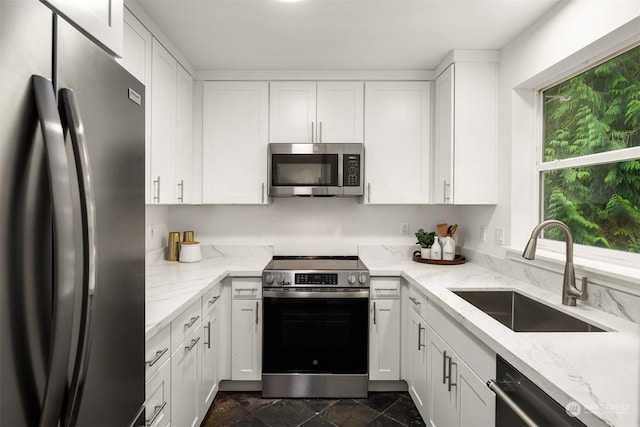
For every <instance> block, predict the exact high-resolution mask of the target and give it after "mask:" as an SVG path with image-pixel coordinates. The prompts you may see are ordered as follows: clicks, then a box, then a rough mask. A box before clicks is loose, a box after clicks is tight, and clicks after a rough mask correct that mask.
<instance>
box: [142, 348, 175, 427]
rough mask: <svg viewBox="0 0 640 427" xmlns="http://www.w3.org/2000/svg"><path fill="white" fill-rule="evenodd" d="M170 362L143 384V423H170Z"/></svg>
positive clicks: (156, 425)
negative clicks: (144, 421) (144, 418)
mask: <svg viewBox="0 0 640 427" xmlns="http://www.w3.org/2000/svg"><path fill="white" fill-rule="evenodd" d="M170 396H171V362H169V360H167V361H166V362H165V364H164V365H162V366H161V367H160V369H158V371H157V372H156V373H155V374H154V375H153V376H152V377H151V378H149V380H148V381H147V382H146V384H145V412H146V414H145V416H146V423H145V425H147V426H149V427H167V426H169V425H171V399H170Z"/></svg>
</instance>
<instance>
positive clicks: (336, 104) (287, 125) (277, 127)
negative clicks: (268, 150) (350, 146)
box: [269, 82, 363, 143]
mask: <svg viewBox="0 0 640 427" xmlns="http://www.w3.org/2000/svg"><path fill="white" fill-rule="evenodd" d="M269 112H270V134H269V141H270V142H285V143H320V142H333V143H361V142H362V138H363V136H362V132H363V83H362V82H317V83H316V82H271V87H270V98H269Z"/></svg>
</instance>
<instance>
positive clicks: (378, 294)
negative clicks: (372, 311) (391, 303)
mask: <svg viewBox="0 0 640 427" xmlns="http://www.w3.org/2000/svg"><path fill="white" fill-rule="evenodd" d="M369 294H370V297H371V299H397V298H400V278H399V277H372V278H371V285H370V289H369Z"/></svg>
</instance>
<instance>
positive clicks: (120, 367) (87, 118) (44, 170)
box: [0, 0, 145, 427]
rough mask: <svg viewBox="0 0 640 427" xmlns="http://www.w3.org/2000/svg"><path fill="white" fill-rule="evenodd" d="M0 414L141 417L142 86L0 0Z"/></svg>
mask: <svg viewBox="0 0 640 427" xmlns="http://www.w3.org/2000/svg"><path fill="white" fill-rule="evenodd" d="M0 73H1V74H0V333H1V335H0V387H1V389H0V425H1V426H3V427H8V426H36V425H41V426H50V425H51V426H55V425H78V426H128V425H141V424H143V423H144V414H143V412H144V406H143V404H144V269H145V266H144V103H145V96H144V94H145V91H144V86H143V85H142V84H141V83H140V82H139V81H137V80H136V79H135V78H133V77H132V76H131V75H130V74H129V73H127V72H126V71H125V70H124V69H123V68H122V67H121V66H120V65H118V64H117V63H116V62H115V61H114V60H113V59H112V58H110V57H109V56H108V55H107V54H105V53H104V52H103V51H102V50H100V49H99V48H98V47H97V46H96V45H95V44H94V43H92V42H91V41H90V40H88V39H87V38H86V37H85V36H84V35H82V34H81V33H80V32H78V31H77V30H76V29H75V28H74V27H73V26H71V25H70V24H69V23H67V22H65V21H64V20H63V19H61V18H59V17H57V16H55V15H54V14H52V12H51V11H50V10H49V9H47V8H46V7H45V6H44V5H43V4H41V3H40V2H38V1H37V0H0Z"/></svg>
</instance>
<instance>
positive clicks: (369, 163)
mask: <svg viewBox="0 0 640 427" xmlns="http://www.w3.org/2000/svg"><path fill="white" fill-rule="evenodd" d="M430 89H431V83H430V82H366V84H365V159H366V160H365V183H366V189H365V198H364V200H365V203H370V204H424V203H428V202H429V178H430V177H429V175H430V171H429V166H430V161H429V159H430V147H429V145H430V144H429V143H430V140H431V128H430V123H431V90H430Z"/></svg>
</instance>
